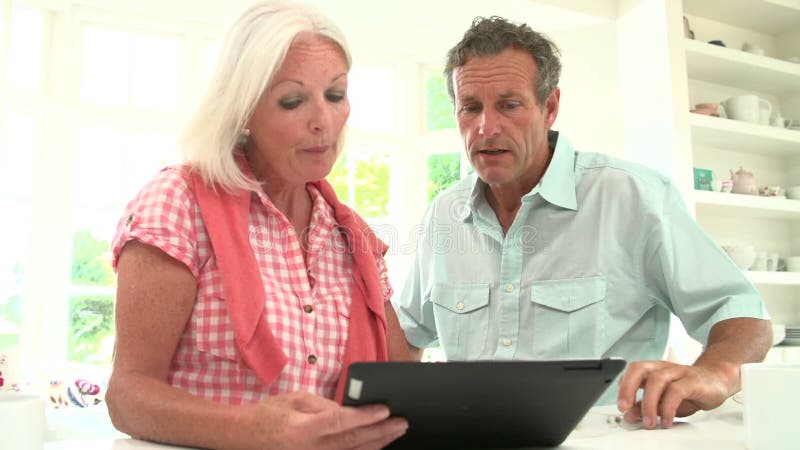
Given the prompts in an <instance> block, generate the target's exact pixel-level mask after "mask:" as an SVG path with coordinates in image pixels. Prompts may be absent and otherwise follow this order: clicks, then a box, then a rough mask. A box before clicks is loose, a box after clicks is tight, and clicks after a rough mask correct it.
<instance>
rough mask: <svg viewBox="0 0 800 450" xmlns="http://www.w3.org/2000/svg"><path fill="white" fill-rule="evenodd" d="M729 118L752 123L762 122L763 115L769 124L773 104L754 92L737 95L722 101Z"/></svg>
mask: <svg viewBox="0 0 800 450" xmlns="http://www.w3.org/2000/svg"><path fill="white" fill-rule="evenodd" d="M721 103H722V106H723V107H724V108H725V112H726V114H727V115H728V118H729V119H734V120H741V121H744V122H750V123H762V117H763V118H764V119H765V120H766V123H767V124H769V118H770V116H772V104H771V103H770V102H768V101H766V100H764V99H763V98H759V97H758V96H757V95H754V94H743V95H736V96H734V97H731V98H729V99H727V100H724V101H722V102H721Z"/></svg>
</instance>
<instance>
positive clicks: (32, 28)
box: [5, 3, 45, 92]
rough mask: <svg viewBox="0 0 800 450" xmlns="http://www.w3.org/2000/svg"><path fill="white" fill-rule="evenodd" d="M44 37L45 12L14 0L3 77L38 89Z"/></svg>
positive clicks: (40, 80) (11, 82) (22, 85)
mask: <svg viewBox="0 0 800 450" xmlns="http://www.w3.org/2000/svg"><path fill="white" fill-rule="evenodd" d="M44 40H45V33H44V14H43V13H42V12H41V11H40V10H36V9H29V8H27V7H25V6H21V5H19V4H17V3H15V4H14V6H13V8H12V10H11V17H10V24H9V33H8V47H7V49H8V50H7V52H8V53H7V55H6V58H5V60H6V63H5V70H6V73H5V80H6V81H7V82H8V83H9V84H12V85H14V86H15V87H17V88H21V89H25V90H27V91H31V92H39V90H40V88H41V82H42V58H43V51H44Z"/></svg>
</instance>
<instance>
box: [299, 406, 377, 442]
mask: <svg viewBox="0 0 800 450" xmlns="http://www.w3.org/2000/svg"><path fill="white" fill-rule="evenodd" d="M388 417H389V408H388V407H387V406H386V405H367V406H359V407H357V408H353V407H349V406H339V405H336V407H335V408H331V409H328V410H326V411H322V412H320V413H317V414H315V415H313V416H311V417H310V418H309V425H310V426H312V427H314V429H315V430H318V432H319V434H320V435H326V434H337V433H341V432H343V431H348V430H352V429H355V428H358V427H363V426H366V425H372V424H374V423H378V422H380V421H382V420H385V419H387V418H388Z"/></svg>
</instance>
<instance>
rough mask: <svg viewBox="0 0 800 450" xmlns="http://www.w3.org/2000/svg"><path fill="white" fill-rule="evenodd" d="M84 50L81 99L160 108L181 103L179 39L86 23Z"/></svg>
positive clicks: (172, 107)
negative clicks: (179, 97) (179, 101)
mask: <svg viewBox="0 0 800 450" xmlns="http://www.w3.org/2000/svg"><path fill="white" fill-rule="evenodd" d="M82 54H83V64H82V72H81V100H82V101H83V102H85V103H89V104H95V105H104V106H112V107H119V108H125V107H130V108H134V109H144V110H157V111H174V110H175V109H176V108H177V104H178V93H179V92H180V89H179V64H178V63H179V61H180V41H178V40H177V39H173V38H167V37H162V36H153V35H147V34H142V33H130V32H126V31H118V30H112V29H107V28H102V27H95V26H88V27H86V28H85V29H84V30H83V51H82Z"/></svg>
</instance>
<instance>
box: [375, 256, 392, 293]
mask: <svg viewBox="0 0 800 450" xmlns="http://www.w3.org/2000/svg"><path fill="white" fill-rule="evenodd" d="M375 262H376V263H377V265H378V274H379V276H380V277H381V289H382V290H383V292H382V294H383V301H384V302H388V301H389V300H391V298H392V295H393V294H394V290H393V289H392V283H391V281H389V270H388V268H387V267H386V259H385V258H384V257H383V255H379V256H378V257H377V258H376V261H375Z"/></svg>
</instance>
